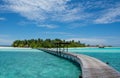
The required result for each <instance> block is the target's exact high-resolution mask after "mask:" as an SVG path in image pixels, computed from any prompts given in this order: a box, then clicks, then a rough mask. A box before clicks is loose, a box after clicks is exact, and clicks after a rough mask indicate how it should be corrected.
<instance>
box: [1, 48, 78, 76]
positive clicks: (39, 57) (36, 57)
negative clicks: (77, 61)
mask: <svg viewBox="0 0 120 78" xmlns="http://www.w3.org/2000/svg"><path fill="white" fill-rule="evenodd" d="M79 75H80V68H78V67H77V66H76V65H74V64H73V63H71V62H69V61H67V60H65V59H62V58H58V57H56V56H53V55H50V54H48V53H45V52H42V51H39V50H34V49H14V48H13V49H0V78H78V76H79Z"/></svg>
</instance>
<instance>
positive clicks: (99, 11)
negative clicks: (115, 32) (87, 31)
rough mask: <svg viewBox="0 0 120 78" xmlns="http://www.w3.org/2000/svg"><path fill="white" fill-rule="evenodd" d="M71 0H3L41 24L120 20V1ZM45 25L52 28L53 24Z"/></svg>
mask: <svg viewBox="0 0 120 78" xmlns="http://www.w3.org/2000/svg"><path fill="white" fill-rule="evenodd" d="M71 1H73V0H3V2H4V4H5V5H4V7H5V8H6V9H8V10H9V11H12V12H16V13H19V14H20V15H21V16H23V17H25V18H27V19H28V20H31V21H34V22H37V23H39V24H43V23H47V22H48V21H49V22H62V23H66V22H69V23H72V22H77V23H78V21H79V22H83V23H87V24H89V23H92V24H96V23H97V24H105V23H106V24H107V23H113V22H120V2H119V1H118V2H115V1H112V0H109V1H108V0H100V1H96V0H89V1H79V2H77V3H74V2H71ZM70 2H71V3H70ZM2 7H3V6H2ZM42 27H43V26H42ZM44 27H48V28H52V27H51V25H49V26H48V25H46V26H45V25H44Z"/></svg>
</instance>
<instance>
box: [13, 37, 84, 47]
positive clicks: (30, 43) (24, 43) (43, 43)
mask: <svg viewBox="0 0 120 78" xmlns="http://www.w3.org/2000/svg"><path fill="white" fill-rule="evenodd" d="M57 42H69V43H70V44H69V45H68V47H85V46H86V45H85V44H83V43H81V42H80V41H78V42H76V41H74V40H72V41H65V40H61V39H53V40H51V39H45V40H43V39H40V38H39V39H30V40H16V41H14V42H13V44H12V46H13V47H31V48H43V47H44V48H54V47H55V43H57Z"/></svg>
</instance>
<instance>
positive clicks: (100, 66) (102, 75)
mask: <svg viewBox="0 0 120 78" xmlns="http://www.w3.org/2000/svg"><path fill="white" fill-rule="evenodd" d="M40 50H42V51H44V52H47V53H50V54H53V55H56V56H59V57H63V58H66V59H69V60H72V61H74V62H76V63H78V64H80V67H81V69H82V77H79V78H120V72H118V71H117V70H115V69H113V68H112V67H110V66H108V65H107V64H105V63H103V62H102V61H100V60H98V59H96V58H93V57H90V56H87V55H83V54H75V53H69V52H62V51H55V50H51V49H40Z"/></svg>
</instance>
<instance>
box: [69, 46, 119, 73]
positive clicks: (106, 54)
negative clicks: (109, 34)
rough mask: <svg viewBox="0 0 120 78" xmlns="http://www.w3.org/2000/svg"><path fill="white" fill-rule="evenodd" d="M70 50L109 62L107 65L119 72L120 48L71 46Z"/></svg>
mask: <svg viewBox="0 0 120 78" xmlns="http://www.w3.org/2000/svg"><path fill="white" fill-rule="evenodd" d="M69 51H70V52H75V53H78V54H86V55H89V56H92V57H95V58H97V59H100V60H101V61H103V62H105V63H106V62H109V65H110V66H112V67H113V68H115V69H116V70H118V71H119V72H120V48H71V49H69Z"/></svg>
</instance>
